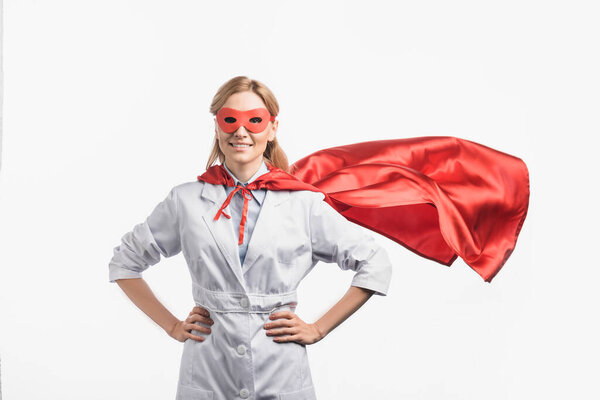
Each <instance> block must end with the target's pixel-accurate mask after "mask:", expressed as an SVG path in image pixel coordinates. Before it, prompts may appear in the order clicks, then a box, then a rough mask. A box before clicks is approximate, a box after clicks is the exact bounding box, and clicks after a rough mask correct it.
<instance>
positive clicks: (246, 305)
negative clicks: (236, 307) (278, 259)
mask: <svg viewBox="0 0 600 400" xmlns="http://www.w3.org/2000/svg"><path fill="white" fill-rule="evenodd" d="M240 303H241V304H242V307H244V308H246V307H248V299H247V298H245V297H244V298H243V299H242V301H241V302H240Z"/></svg>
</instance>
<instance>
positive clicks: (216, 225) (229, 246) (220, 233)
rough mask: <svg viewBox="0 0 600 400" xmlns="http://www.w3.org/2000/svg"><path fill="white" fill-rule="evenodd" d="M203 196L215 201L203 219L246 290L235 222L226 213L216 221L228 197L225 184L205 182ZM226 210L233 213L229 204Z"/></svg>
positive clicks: (229, 213) (228, 213)
mask: <svg viewBox="0 0 600 400" xmlns="http://www.w3.org/2000/svg"><path fill="white" fill-rule="evenodd" d="M201 196H202V198H204V199H207V200H210V201H212V202H213V203H214V205H213V206H212V207H209V209H208V211H207V212H206V213H204V215H202V219H203V220H204V222H205V224H206V227H207V228H208V230H209V231H210V233H211V234H212V236H213V238H214V240H215V242H216V244H217V246H218V247H219V250H220V251H221V254H223V258H224V259H225V261H226V262H227V265H228V266H229V268H231V270H232V271H233V273H234V274H235V276H236V278H237V280H238V281H239V283H240V285H241V287H242V288H244V290H246V282H245V281H244V277H243V275H242V267H241V265H240V257H239V250H238V248H237V243H236V242H235V235H234V231H233V229H234V226H233V223H232V222H231V219H229V218H227V217H226V216H224V215H221V216H220V217H219V219H218V220H216V221H215V219H214V218H215V215H216V214H217V212H218V211H219V208H221V205H223V202H224V201H225V199H226V198H227V192H226V191H225V187H224V186H223V185H213V184H210V183H204V187H203V188H202V194H201ZM267 197H268V196H267ZM224 211H225V212H226V213H227V215H231V212H230V210H229V206H227V207H226V208H225V209H224Z"/></svg>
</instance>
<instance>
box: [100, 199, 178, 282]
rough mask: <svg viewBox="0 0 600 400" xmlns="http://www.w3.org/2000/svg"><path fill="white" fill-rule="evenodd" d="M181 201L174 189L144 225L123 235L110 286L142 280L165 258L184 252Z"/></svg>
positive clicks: (113, 260)
mask: <svg viewBox="0 0 600 400" xmlns="http://www.w3.org/2000/svg"><path fill="white" fill-rule="evenodd" d="M177 200H178V199H177V194H176V192H175V189H174V188H173V189H172V190H171V191H170V192H169V194H168V195H167V197H166V198H165V199H164V200H163V201H162V202H160V203H159V204H158V205H157V206H156V207H155V208H154V210H153V211H152V213H151V214H150V215H149V216H148V218H146V220H145V221H144V222H142V223H140V224H137V225H135V226H134V227H133V230H132V231H131V232H128V233H126V234H125V235H123V237H122V238H121V243H120V244H119V246H117V247H115V248H114V249H113V257H112V259H111V260H110V263H109V265H108V268H109V281H110V282H114V281H115V280H117V279H131V278H141V276H142V272H143V271H144V270H146V269H147V268H148V267H149V266H150V265H154V264H156V263H158V262H159V261H160V256H161V255H162V256H163V257H171V256H174V255H176V254H178V253H179V252H180V251H181V239H180V234H179V223H178V219H177V208H178V207H177Z"/></svg>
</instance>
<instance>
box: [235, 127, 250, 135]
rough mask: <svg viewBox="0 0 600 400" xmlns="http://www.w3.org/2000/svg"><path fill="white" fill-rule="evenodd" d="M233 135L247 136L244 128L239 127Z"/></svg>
mask: <svg viewBox="0 0 600 400" xmlns="http://www.w3.org/2000/svg"><path fill="white" fill-rule="evenodd" d="M233 134H234V135H235V136H247V135H248V131H247V130H246V128H245V127H243V126H240V127H239V128H238V129H237V130H236V131H235V132H233Z"/></svg>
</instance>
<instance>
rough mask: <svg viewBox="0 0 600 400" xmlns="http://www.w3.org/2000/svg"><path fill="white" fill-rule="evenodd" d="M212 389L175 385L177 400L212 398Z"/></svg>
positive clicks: (204, 399)
mask: <svg viewBox="0 0 600 400" xmlns="http://www.w3.org/2000/svg"><path fill="white" fill-rule="evenodd" d="M213 397H214V392H213V391H212V390H204V389H196V388H193V387H189V386H183V385H179V386H177V400H213Z"/></svg>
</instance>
